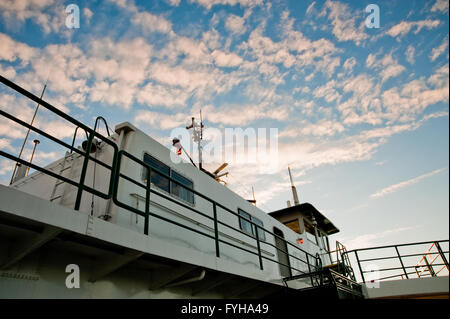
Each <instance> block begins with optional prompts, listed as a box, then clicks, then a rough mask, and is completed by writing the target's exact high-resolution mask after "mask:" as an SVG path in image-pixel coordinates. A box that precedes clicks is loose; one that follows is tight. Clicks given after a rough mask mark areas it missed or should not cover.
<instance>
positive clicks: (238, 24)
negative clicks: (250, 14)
mask: <svg viewBox="0 0 450 319" xmlns="http://www.w3.org/2000/svg"><path fill="white" fill-rule="evenodd" d="M225 27H226V28H227V30H228V31H230V32H231V33H233V34H241V33H244V32H245V31H246V29H247V28H246V26H245V19H244V18H242V17H240V16H237V15H234V14H230V15H229V16H228V17H227V20H226V21H225Z"/></svg>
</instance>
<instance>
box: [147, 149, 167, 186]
mask: <svg viewBox="0 0 450 319" xmlns="http://www.w3.org/2000/svg"><path fill="white" fill-rule="evenodd" d="M144 162H145V163H147V164H148V165H150V167H151V168H152V170H151V173H150V181H151V182H152V184H153V185H155V186H156V187H158V188H160V189H162V190H164V191H166V192H168V193H169V192H170V190H169V179H168V178H167V177H165V176H163V175H162V174H160V173H158V172H161V173H164V174H166V175H170V168H169V166H167V165H165V164H163V163H161V162H160V161H158V160H157V159H155V158H154V157H152V156H150V155H148V154H144ZM155 170H156V171H155ZM146 178H147V170H146V169H144V176H143V179H144V180H146Z"/></svg>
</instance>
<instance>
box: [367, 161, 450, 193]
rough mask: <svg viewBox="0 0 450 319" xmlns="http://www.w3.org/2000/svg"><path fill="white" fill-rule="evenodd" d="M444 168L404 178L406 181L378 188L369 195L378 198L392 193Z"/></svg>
mask: <svg viewBox="0 0 450 319" xmlns="http://www.w3.org/2000/svg"><path fill="white" fill-rule="evenodd" d="M446 169H447V168H445V167H444V168H440V169H437V170H434V171H432V172H430V173H426V174H423V175H420V176H417V177H415V178H412V179H409V180H406V181H403V182H400V183H397V184H394V185H391V186H388V187H385V188H383V189H381V190H379V191H378V192H376V193H373V194H372V195H370V197H371V198H378V197H383V196H386V195H388V194H391V193H394V192H396V191H398V190H399V189H402V188H404V187H407V186H410V185H413V184H416V183H418V182H420V181H421V180H422V179H425V178H428V177H431V176H434V175H436V174H439V173H441V172H443V171H444V170H446Z"/></svg>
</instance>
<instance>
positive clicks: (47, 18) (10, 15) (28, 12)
mask: <svg viewBox="0 0 450 319" xmlns="http://www.w3.org/2000/svg"><path fill="white" fill-rule="evenodd" d="M0 13H1V15H2V17H3V19H4V21H5V22H6V25H7V26H10V28H16V27H17V25H16V24H17V23H20V24H23V23H25V21H27V20H31V21H33V22H34V23H36V24H37V25H39V26H40V27H41V28H42V30H43V31H44V33H46V34H48V33H50V32H58V31H61V30H65V31H67V30H68V29H66V27H65V19H66V16H67V15H66V13H65V6H64V3H63V1H60V0H22V1H1V2H0Z"/></svg>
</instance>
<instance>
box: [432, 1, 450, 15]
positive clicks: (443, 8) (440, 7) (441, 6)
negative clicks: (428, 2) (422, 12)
mask: <svg viewBox="0 0 450 319" xmlns="http://www.w3.org/2000/svg"><path fill="white" fill-rule="evenodd" d="M437 11H440V12H442V13H445V12H447V11H448V0H436V2H435V3H434V4H433V7H431V12H437Z"/></svg>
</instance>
